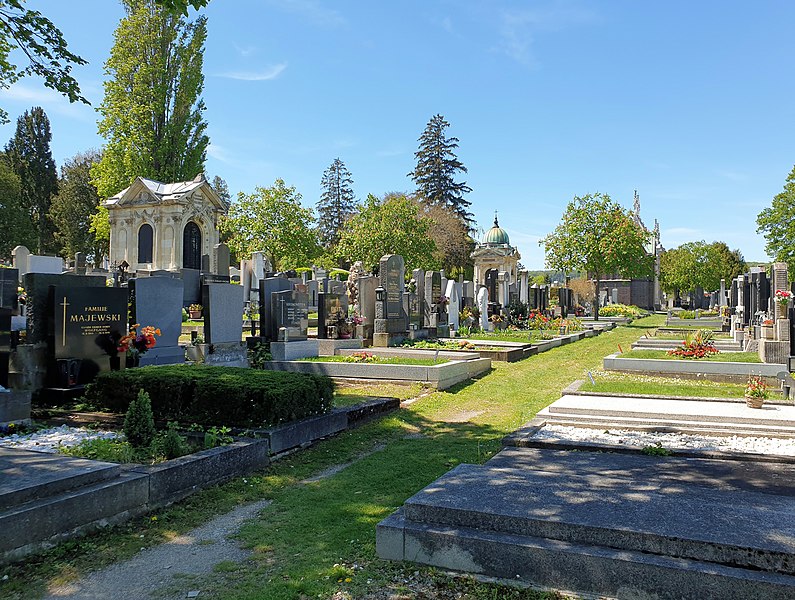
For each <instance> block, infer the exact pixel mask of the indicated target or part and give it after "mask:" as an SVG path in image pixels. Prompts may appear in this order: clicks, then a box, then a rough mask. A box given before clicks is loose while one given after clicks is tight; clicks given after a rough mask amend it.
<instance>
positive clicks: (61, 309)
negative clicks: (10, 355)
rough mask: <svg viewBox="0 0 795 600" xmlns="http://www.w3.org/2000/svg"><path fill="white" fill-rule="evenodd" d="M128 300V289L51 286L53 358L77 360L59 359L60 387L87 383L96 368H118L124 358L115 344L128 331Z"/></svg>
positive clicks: (100, 369) (50, 305)
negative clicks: (77, 362)
mask: <svg viewBox="0 0 795 600" xmlns="http://www.w3.org/2000/svg"><path fill="white" fill-rule="evenodd" d="M30 275H31V274H28V276H30ZM128 299H129V294H128V291H127V290H126V289H121V288H108V287H101V288H100V287H96V288H92V287H74V286H69V285H55V286H51V287H50V301H49V303H48V304H49V307H50V311H51V312H50V314H51V315H52V323H53V326H54V331H53V349H54V357H55V359H56V361H58V359H72V360H75V361H79V364H75V363H70V362H68V361H67V362H62V361H58V364H57V365H56V366H55V370H56V372H57V373H58V375H60V381H59V384H60V385H59V387H68V386H70V385H74V384H75V383H88V382H90V381H92V380H93V379H94V377H96V374H97V373H98V372H99V371H108V370H111V369H112V368H118V366H119V363H120V362H121V361H122V360H124V357H123V356H121V357H119V356H118V355H117V345H118V342H119V340H120V339H121V337H122V336H124V335H125V334H126V333H127V302H128ZM74 369H79V371H75V370H74Z"/></svg>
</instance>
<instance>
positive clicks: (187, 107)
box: [93, 0, 209, 197]
mask: <svg viewBox="0 0 795 600" xmlns="http://www.w3.org/2000/svg"><path fill="white" fill-rule="evenodd" d="M123 1H124V5H125V8H126V10H127V16H126V17H125V18H123V19H122V20H121V22H120V23H119V26H118V27H117V28H116V32H115V34H114V40H115V41H114V44H113V47H112V48H111V52H110V58H109V59H108V61H107V62H106V63H105V73H106V74H107V76H108V78H107V80H106V81H105V84H104V86H105V97H104V99H103V101H102V104H101V105H100V107H99V113H100V115H101V117H102V118H101V120H100V121H99V133H100V135H102V136H103V137H104V138H105V139H106V140H107V143H106V146H105V148H104V151H103V155H102V160H101V161H100V163H99V164H98V165H97V166H96V167H95V169H94V170H93V177H94V183H95V184H96V186H97V189H98V190H99V193H100V196H102V197H109V196H112V195H113V194H116V193H118V192H119V191H121V190H122V189H124V188H125V187H127V186H128V185H130V183H131V182H132V181H133V179H135V177H137V176H142V177H147V178H150V179H155V180H157V181H165V182H173V181H185V180H189V179H193V178H194V177H195V176H196V175H197V174H198V173H201V172H203V171H204V162H205V159H206V154H207V145H208V144H209V138H208V137H207V135H206V133H205V130H206V127H207V123H206V122H205V121H204V117H203V112H204V108H205V107H204V100H203V99H202V98H201V93H202V89H203V87H204V75H203V74H202V64H203V52H204V42H205V39H206V37H207V19H206V18H205V17H203V16H201V17H198V18H197V19H196V20H195V21H192V22H189V21H187V20H186V19H185V18H184V17H183V16H181V15H179V14H178V13H175V12H171V11H168V10H165V9H164V8H162V7H161V6H160V5H158V4H157V3H155V2H154V1H153V0H123Z"/></svg>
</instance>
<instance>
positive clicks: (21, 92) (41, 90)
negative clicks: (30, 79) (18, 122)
mask: <svg viewBox="0 0 795 600" xmlns="http://www.w3.org/2000/svg"><path fill="white" fill-rule="evenodd" d="M0 100H2V101H3V103H4V104H5V103H7V102H11V103H18V104H20V105H27V107H30V106H41V107H42V108H43V109H44V111H45V112H48V113H52V114H59V115H61V116H64V117H68V118H70V119H75V120H77V121H87V122H90V121H93V120H94V119H95V118H96V116H95V113H94V109H93V108H91V107H90V106H87V105H85V104H83V103H82V102H69V100H68V99H67V98H65V97H64V96H62V95H61V94H59V93H58V92H56V91H55V90H51V89H49V88H46V87H43V86H42V87H30V86H27V85H25V84H21V83H17V84H15V85H12V86H11V87H10V88H7V89H0ZM8 108H9V107H6V109H7V110H8ZM9 113H13V111H12V110H9ZM12 116H13V115H12Z"/></svg>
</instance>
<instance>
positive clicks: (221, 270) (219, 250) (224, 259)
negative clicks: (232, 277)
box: [213, 243, 229, 277]
mask: <svg viewBox="0 0 795 600" xmlns="http://www.w3.org/2000/svg"><path fill="white" fill-rule="evenodd" d="M213 264H215V273H216V275H224V276H226V277H229V246H227V245H226V244H224V243H220V244H216V245H215V246H213Z"/></svg>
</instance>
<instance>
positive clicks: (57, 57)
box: [0, 0, 89, 123]
mask: <svg viewBox="0 0 795 600" xmlns="http://www.w3.org/2000/svg"><path fill="white" fill-rule="evenodd" d="M24 4H25V0H0V87H2V88H8V87H9V86H11V84H13V83H15V82H16V81H18V80H19V79H21V78H23V77H27V76H28V75H38V76H39V77H41V78H42V79H43V80H44V85H45V86H47V87H48V88H50V89H53V90H56V91H57V92H60V93H61V94H63V95H64V96H66V97H67V98H68V99H69V101H70V102H83V103H85V104H89V102H88V100H86V99H85V98H84V97H83V94H82V92H81V91H80V86H79V85H78V83H77V80H76V79H75V78H74V77H72V75H71V71H72V67H73V66H74V65H84V64H86V61H85V60H84V59H82V58H81V57H80V56H78V55H77V54H74V53H73V52H71V51H70V50H69V49H68V47H67V43H66V39H64V36H63V34H62V33H61V31H60V30H59V29H58V28H57V27H56V26H55V25H54V24H53V23H52V21H50V20H49V19H48V18H47V17H45V16H44V15H42V14H41V13H40V12H38V11H35V10H30V9H29V8H25V7H24ZM15 50H20V51H21V52H22V54H24V57H25V59H26V60H27V63H28V64H27V65H25V66H18V65H16V64H14V62H12V61H13V60H15V59H14V58H13V57H12V54H13V52H14V51H15ZM0 123H8V113H7V112H6V111H5V110H3V109H0Z"/></svg>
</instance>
